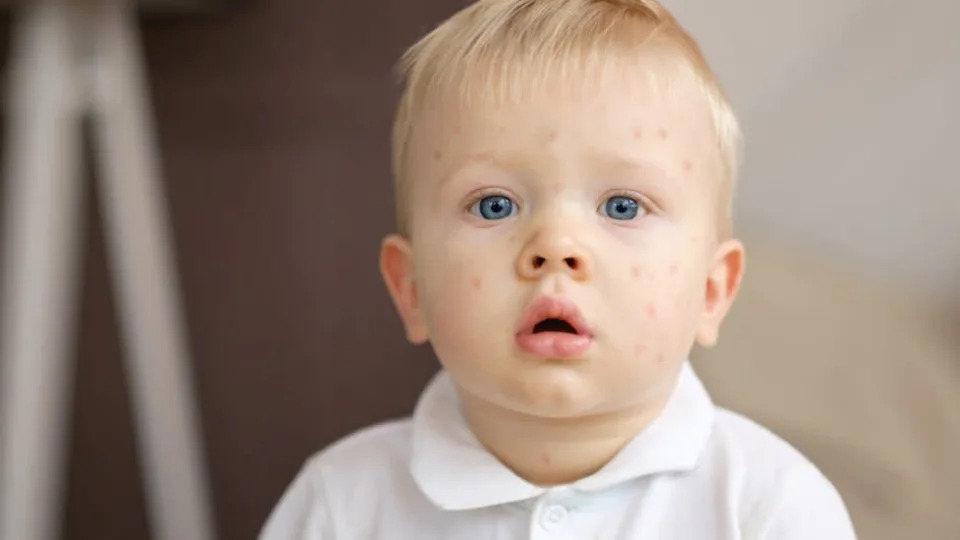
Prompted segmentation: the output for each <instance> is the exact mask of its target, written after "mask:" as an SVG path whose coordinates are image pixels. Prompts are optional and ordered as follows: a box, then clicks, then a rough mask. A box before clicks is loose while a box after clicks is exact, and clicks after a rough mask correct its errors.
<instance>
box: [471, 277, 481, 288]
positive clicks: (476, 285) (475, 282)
mask: <svg viewBox="0 0 960 540" xmlns="http://www.w3.org/2000/svg"><path fill="white" fill-rule="evenodd" d="M470 284H471V285H473V288H474V289H476V290H480V287H482V286H483V281H481V280H480V278H478V277H475V278H473V279H472V280H470Z"/></svg>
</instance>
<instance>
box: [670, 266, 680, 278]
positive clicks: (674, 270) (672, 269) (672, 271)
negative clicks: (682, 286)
mask: <svg viewBox="0 0 960 540" xmlns="http://www.w3.org/2000/svg"><path fill="white" fill-rule="evenodd" d="M679 271H680V267H678V266H677V265H675V264H671V265H670V275H671V276H675V275H677V272H679Z"/></svg>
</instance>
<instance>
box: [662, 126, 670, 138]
mask: <svg viewBox="0 0 960 540" xmlns="http://www.w3.org/2000/svg"><path fill="white" fill-rule="evenodd" d="M669 136H670V133H669V132H668V131H667V130H665V129H662V128H661V129H660V138H661V139H666V138H667V137H669Z"/></svg>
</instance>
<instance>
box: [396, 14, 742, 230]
mask: <svg viewBox="0 0 960 540" xmlns="http://www.w3.org/2000/svg"><path fill="white" fill-rule="evenodd" d="M654 44H657V45H661V46H663V45H665V46H666V47H663V48H664V49H665V50H669V51H671V52H674V53H679V56H680V58H681V60H682V61H681V62H680V63H679V64H680V66H679V67H681V69H683V70H684V71H686V72H688V73H689V74H690V75H692V76H693V79H694V81H695V82H696V83H697V86H698V89H699V90H700V91H701V94H702V95H703V96H704V97H705V98H706V104H707V106H708V108H709V110H710V114H711V120H712V123H713V127H714V129H715V130H716V136H717V144H718V150H719V155H720V158H721V161H722V164H723V169H724V170H723V180H724V181H723V185H722V187H721V193H720V195H721V196H720V201H721V202H720V204H721V205H722V208H721V209H720V212H721V221H722V223H721V229H723V231H722V232H721V233H720V234H721V235H728V234H730V232H731V231H730V228H731V225H730V222H731V214H732V199H733V186H734V184H735V181H736V175H737V169H738V168H739V163H740V153H741V146H742V135H741V131H740V126H739V122H738V121H737V118H736V115H735V113H734V111H733V108H732V107H731V105H730V103H729V101H728V100H727V98H726V95H725V94H724V91H723V89H722V88H721V86H720V84H719V82H718V80H717V77H716V75H715V74H714V73H713V71H712V70H711V68H710V66H709V65H708V64H707V62H706V59H705V58H704V57H703V54H702V53H701V51H700V48H699V46H698V45H697V43H696V42H695V41H694V40H693V38H692V37H690V35H689V34H688V33H687V32H686V31H685V30H684V29H683V28H682V27H681V26H680V24H679V23H678V22H677V21H676V20H675V19H674V18H673V16H672V15H671V14H670V13H669V12H668V11H667V10H666V8H664V7H663V6H662V5H660V3H659V2H658V1H657V0H479V1H477V2H475V3H474V4H471V5H470V6H468V7H466V8H464V9H463V10H461V11H460V12H458V13H456V14H455V15H453V16H452V17H451V18H449V19H447V20H446V21H445V22H444V23H443V24H441V25H440V26H438V27H437V28H436V29H434V30H433V31H432V32H430V33H429V34H427V35H426V36H425V37H423V38H422V39H421V40H420V41H419V42H417V43H416V44H415V45H413V46H412V47H411V48H410V49H409V50H407V52H406V53H405V54H404V55H403V57H402V58H401V60H400V63H399V64H398V71H399V75H400V77H401V80H402V81H403V83H404V89H403V94H402V97H401V99H400V104H399V107H398V109H397V115H396V120H395V123H394V129H393V174H394V181H395V191H396V199H397V201H396V203H397V222H398V228H399V232H400V233H401V234H407V233H408V227H409V205H408V200H407V199H408V198H409V189H408V187H407V184H408V183H409V182H408V180H407V178H406V176H407V174H408V171H407V166H408V165H407V156H408V153H409V145H410V139H411V135H412V133H413V130H414V121H415V119H416V118H417V115H418V114H419V113H420V112H421V111H422V110H423V108H424V106H425V104H427V103H429V102H431V100H434V99H437V98H439V97H440V96H441V94H442V95H444V96H447V95H450V94H451V93H453V95H459V96H460V99H461V100H463V101H467V100H470V99H474V98H476V97H480V98H482V99H506V98H508V97H509V96H515V95H516V93H517V92H518V89H521V88H530V87H532V86H536V85H537V84H538V83H541V84H542V83H543V82H545V79H546V78H547V77H548V76H549V75H552V74H559V75H560V76H561V78H563V79H568V78H570V77H571V76H573V75H574V74H576V76H578V77H577V78H575V80H587V79H589V78H590V77H586V76H584V75H587V71H589V70H594V69H598V68H599V69H603V68H605V67H607V66H608V65H609V63H610V61H611V59H613V58H633V57H635V56H636V55H637V54H638V53H639V52H640V51H642V50H645V48H646V47H649V46H653V45H654ZM611 51H613V52H617V53H619V55H612V54H608V53H609V52H611ZM477 75H482V76H477Z"/></svg>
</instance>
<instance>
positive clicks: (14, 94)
mask: <svg viewBox="0 0 960 540" xmlns="http://www.w3.org/2000/svg"><path fill="white" fill-rule="evenodd" d="M14 15H15V16H14V19H13V20H14V32H13V42H12V53H13V56H12V57H11V60H10V70H9V94H8V96H7V114H8V118H9V126H8V130H7V150H6V169H5V174H6V182H7V192H6V196H5V204H6V215H5V217H6V224H5V227H4V232H5V235H6V237H5V242H4V247H5V253H4V258H3V262H4V266H3V274H2V276H3V283H2V288H3V293H4V296H3V301H2V306H0V307H2V319H0V330H2V333H0V346H2V348H0V352H2V356H0V367H2V371H0V383H2V386H0V398H2V400H0V540H55V539H56V538H58V537H59V535H60V526H59V518H60V514H61V506H62V498H63V497H62V493H63V491H64V490H63V479H64V464H65V457H66V456H65V451H64V450H65V448H66V447H67V443H68V440H67V433H68V429H69V418H70V411H69V406H70V403H71V400H70V399H69V397H70V393H71V388H72V381H73V376H72V375H73V371H74V370H73V367H72V365H71V362H70V359H71V345H72V344H73V342H74V334H75V329H76V328H77V324H76V321H75V315H76V309H75V307H76V303H77V300H78V297H79V294H78V293H79V290H78V289H79V287H78V286H79V281H78V279H77V278H78V272H77V270H78V262H79V257H78V255H79V252H78V248H79V246H80V242H81V241H82V238H81V236H80V234H79V232H80V231H81V230H82V227H81V224H82V219H83V211H82V210H83V209H82V208H81V206H82V199H83V197H82V189H81V186H80V182H81V180H82V178H81V170H82V169H81V159H82V152H81V148H82V145H81V143H82V140H81V136H82V134H81V119H82V118H84V117H87V118H90V119H91V120H92V125H93V134H94V140H93V141H92V142H93V145H92V146H93V148H94V149H95V154H96V164H95V165H96V169H95V170H96V171H97V180H98V182H99V190H98V191H99V193H100V195H101V197H102V199H101V207H102V209H103V212H104V224H105V229H106V230H105V237H106V241H107V247H108V257H109V259H108V261H109V263H110V267H111V272H112V280H113V283H114V290H115V292H116V295H117V299H118V306H119V313H120V325H121V326H120V331H121V335H122V338H123V345H124V352H125V359H126V368H127V369H126V374H127V379H128V381H129V387H130V395H131V402H132V403H133V407H134V418H135V421H136V425H137V435H138V441H139V450H140V457H141V461H142V464H143V470H144V478H145V479H146V483H147V485H146V494H147V506H148V508H147V510H148V516H149V521H150V526H151V529H152V532H153V537H154V538H156V539H157V540H212V539H213V538H214V537H215V530H214V525H213V517H212V507H211V503H210V497H209V493H210V491H209V486H208V480H207V472H206V468H205V466H204V453H203V448H202V443H201V441H202V438H201V431H200V425H199V419H198V414H197V408H196V403H195V398H194V395H193V391H192V389H193V381H192V377H191V373H190V368H189V365H190V364H189V359H188V347H187V346H186V339H185V331H184V327H183V322H182V320H183V319H182V316H181V306H180V300H179V288H178V286H177V279H176V271H175V264H174V261H173V255H172V250H171V249H170V248H171V244H170V238H169V232H168V222H167V215H166V209H165V201H164V197H163V190H162V185H161V182H160V173H159V162H158V155H157V150H156V145H155V143H154V131H153V125H152V119H151V114H150V112H149V99H148V97H147V88H146V83H145V77H144V68H143V63H142V54H141V50H140V44H139V41H138V32H137V26H136V19H135V17H134V8H133V7H131V6H128V5H126V2H124V1H123V0H74V1H71V0H32V1H26V2H22V3H21V4H20V5H19V7H18V8H17V10H16V11H15V14H14Z"/></svg>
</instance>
